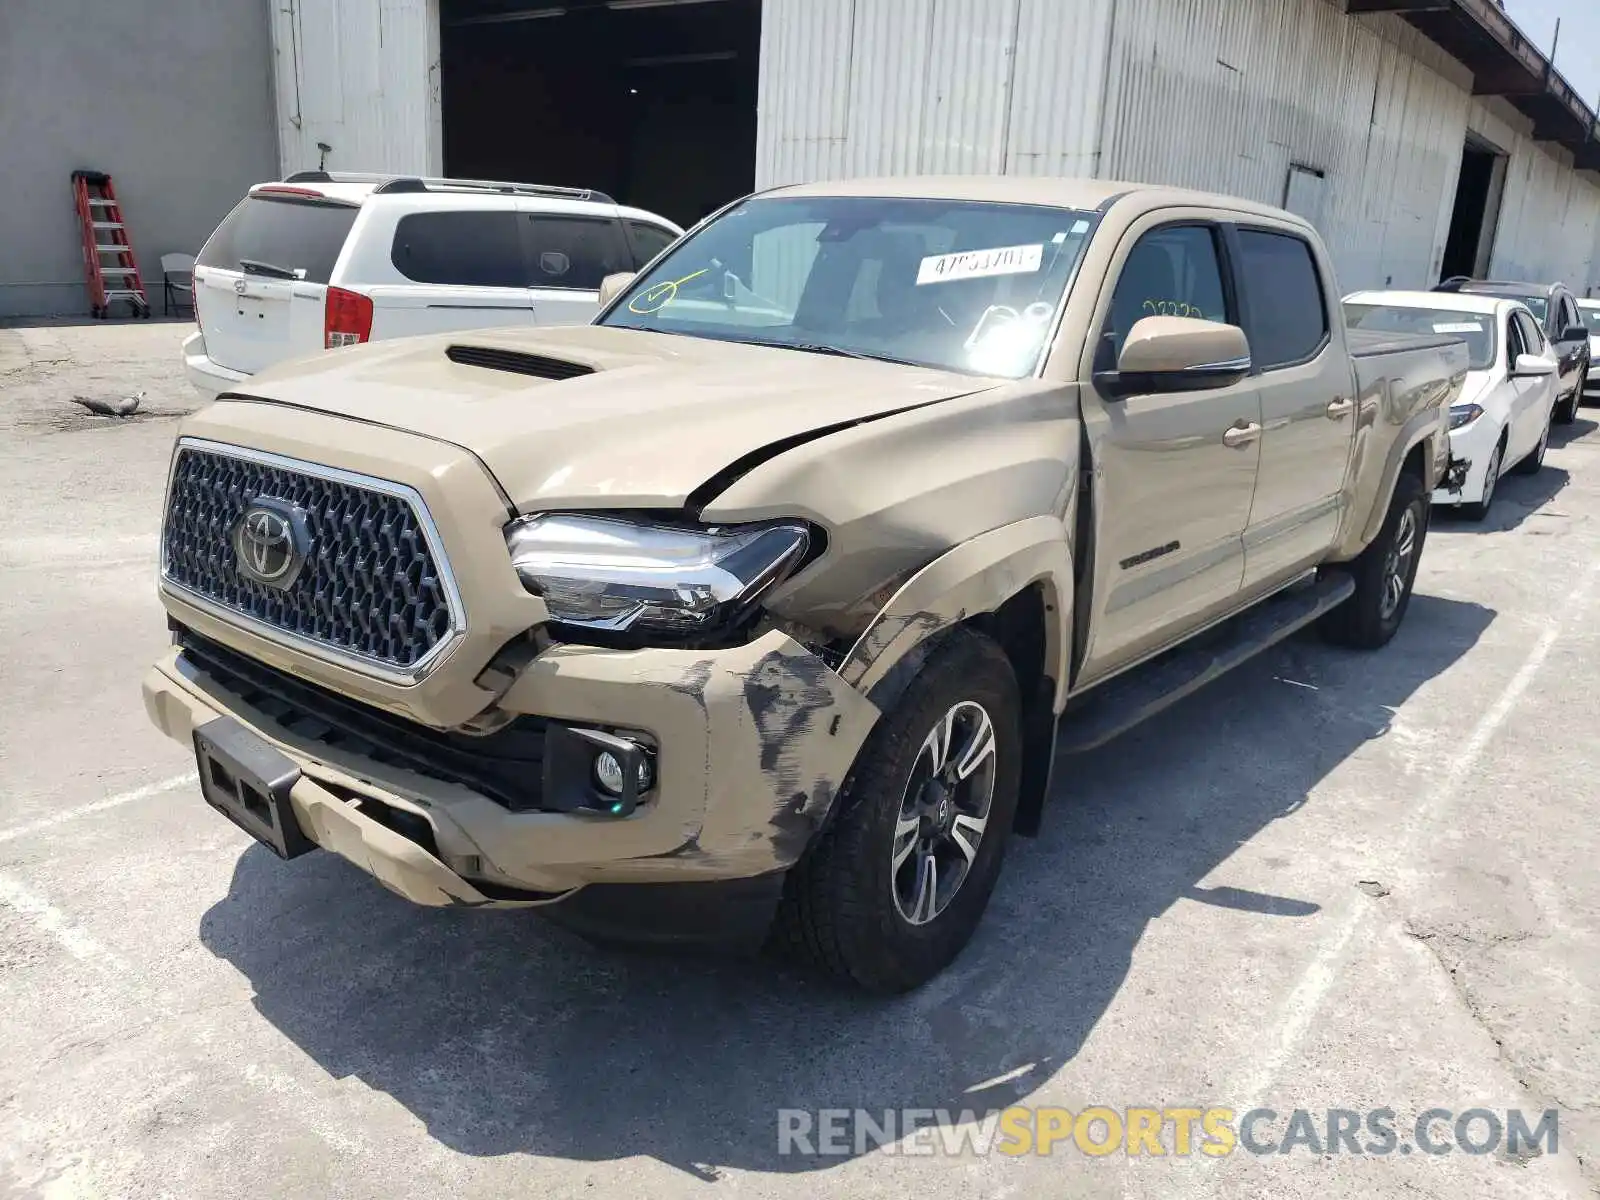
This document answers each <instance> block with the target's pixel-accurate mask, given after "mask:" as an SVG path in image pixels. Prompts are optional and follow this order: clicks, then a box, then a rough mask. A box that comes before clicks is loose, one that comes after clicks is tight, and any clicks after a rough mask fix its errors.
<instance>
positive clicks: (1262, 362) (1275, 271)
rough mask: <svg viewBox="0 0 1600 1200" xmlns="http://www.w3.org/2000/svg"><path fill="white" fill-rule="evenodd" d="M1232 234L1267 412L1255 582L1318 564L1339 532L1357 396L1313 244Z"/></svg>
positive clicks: (1252, 570)
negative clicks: (1332, 323) (1334, 328)
mask: <svg viewBox="0 0 1600 1200" xmlns="http://www.w3.org/2000/svg"><path fill="white" fill-rule="evenodd" d="M1232 234H1233V245H1234V247H1235V248H1236V256H1235V263H1236V274H1237V278H1238V280H1239V291H1240V296H1241V303H1242V306H1243V309H1244V327H1245V332H1246V333H1247V334H1248V335H1249V338H1250V356H1251V359H1252V361H1253V363H1254V369H1255V372H1256V383H1257V385H1258V386H1259V387H1260V389H1261V412H1262V417H1263V420H1262V425H1263V430H1262V434H1261V473H1260V476H1259V477H1258V478H1257V480H1256V492H1255V499H1254V501H1253V502H1252V504H1251V506H1250V524H1249V527H1248V528H1247V529H1246V530H1245V535H1244V585H1245V587H1246V588H1247V589H1248V588H1253V587H1255V586H1257V585H1264V584H1269V583H1271V582H1272V581H1274V580H1279V579H1283V578H1285V577H1287V576H1291V575H1293V574H1295V573H1296V572H1298V571H1301V570H1304V569H1305V568H1306V567H1308V566H1311V565H1313V564H1315V563H1316V562H1318V561H1319V560H1320V559H1321V558H1322V556H1323V555H1324V554H1325V553H1326V552H1327V550H1328V547H1329V546H1331V545H1333V543H1334V541H1335V540H1336V538H1337V535H1338V530H1339V517H1340V512H1341V510H1342V508H1343V503H1344V485H1345V480H1346V479H1347V478H1348V474H1349V467H1350V451H1351V447H1352V446H1353V445H1354V440H1355V425H1356V420H1355V410H1356V403H1355V395H1354V392H1353V388H1354V380H1353V379H1352V378H1351V375H1350V362H1349V359H1348V358H1347V357H1346V356H1345V354H1344V352H1343V350H1342V349H1341V348H1340V346H1339V344H1338V343H1336V342H1335V341H1334V339H1333V337H1332V330H1331V327H1330V324H1329V322H1330V321H1331V320H1332V319H1333V314H1331V313H1330V312H1329V311H1328V308H1329V302H1328V299H1327V297H1328V290H1327V288H1326V287H1325V286H1324V285H1323V282H1322V278H1321V276H1320V274H1319V272H1318V269H1317V260H1316V255H1315V254H1314V253H1313V252H1312V249H1311V246H1310V244H1309V243H1308V242H1307V241H1306V240H1305V239H1304V238H1302V237H1300V236H1299V235H1297V234H1295V233H1293V232H1291V231H1289V230H1287V229H1268V228H1237V229H1234V230H1233V231H1232Z"/></svg>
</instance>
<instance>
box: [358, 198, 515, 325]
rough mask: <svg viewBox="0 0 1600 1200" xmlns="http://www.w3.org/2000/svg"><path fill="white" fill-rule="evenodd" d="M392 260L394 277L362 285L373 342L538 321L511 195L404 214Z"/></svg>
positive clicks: (391, 242)
mask: <svg viewBox="0 0 1600 1200" xmlns="http://www.w3.org/2000/svg"><path fill="white" fill-rule="evenodd" d="M389 264H390V266H391V267H392V269H393V273H392V274H390V275H389V281H388V282H385V283H382V284H377V285H374V286H371V287H367V288H362V289H361V290H363V291H366V292H367V293H368V294H369V295H370V296H371V297H372V309H373V312H372V339H373V340H374V341H377V340H378V339H380V338H391V337H409V336H411V335H413V334H423V333H444V332H448V331H449V330H452V329H485V328H493V327H495V326H501V325H531V324H532V323H533V296H532V293H531V292H529V290H528V285H527V280H526V279H525V272H524V270H523V263H522V243H521V239H520V237H519V234H518V230H517V212H516V209H515V207H514V206H513V205H512V204H511V202H510V201H509V200H506V199H503V198H500V197H485V198H484V199H483V200H482V201H481V202H478V203H476V204H474V205H468V206H463V205H460V204H452V206H451V207H449V208H440V209H434V210H431V211H423V212H408V213H404V214H402V215H401V216H400V217H399V219H398V220H396V221H395V223H394V231H393V233H392V234H391V235H389ZM352 286H356V285H354V284H352Z"/></svg>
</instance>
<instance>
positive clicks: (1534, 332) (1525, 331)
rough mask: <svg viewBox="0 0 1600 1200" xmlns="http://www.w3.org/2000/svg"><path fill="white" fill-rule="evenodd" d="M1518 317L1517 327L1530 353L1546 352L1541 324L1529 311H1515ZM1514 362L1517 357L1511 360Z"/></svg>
mask: <svg viewBox="0 0 1600 1200" xmlns="http://www.w3.org/2000/svg"><path fill="white" fill-rule="evenodd" d="M1512 316H1514V317H1515V318H1516V322H1517V329H1518V331H1519V332H1520V333H1521V334H1522V338H1521V341H1522V344H1523V347H1524V348H1525V349H1526V351H1527V353H1529V354H1543V353H1544V334H1542V333H1540V332H1539V326H1538V324H1537V323H1536V322H1535V321H1534V319H1533V318H1532V317H1530V316H1529V315H1528V314H1527V313H1520V312H1519V313H1513V314H1512ZM1511 361H1512V362H1513V363H1514V362H1516V359H1515V358H1513V359H1512V360H1511Z"/></svg>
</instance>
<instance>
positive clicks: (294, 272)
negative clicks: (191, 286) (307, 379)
mask: <svg viewBox="0 0 1600 1200" xmlns="http://www.w3.org/2000/svg"><path fill="white" fill-rule="evenodd" d="M359 211H360V207H359V205H356V204H349V203H342V202H339V201H334V200H329V199H327V198H325V197H323V196H321V195H319V194H318V193H316V192H312V191H309V190H306V189H298V188H290V187H286V188H282V189H273V188H257V189H255V190H254V191H253V192H252V193H251V194H250V195H248V196H246V197H245V198H244V200H242V201H241V202H240V203H239V204H238V206H237V207H235V208H234V210H233V211H232V212H230V213H229V214H228V215H227V216H226V217H224V218H223V220H222V224H220V225H218V226H217V228H216V231H215V232H214V233H213V234H212V235H211V236H210V237H209V238H208V239H206V244H205V245H204V246H203V247H202V248H201V250H200V254H199V256H198V257H197V259H196V261H195V272H194V278H195V296H196V301H197V303H196V308H197V311H198V314H199V323H200V331H201V333H202V334H203V335H204V336H205V343H206V354H207V356H208V357H209V358H210V359H211V361H212V362H214V363H217V364H218V365H219V366H223V367H227V368H229V369H230V370H234V371H243V372H245V373H247V374H254V373H255V372H257V371H260V370H264V369H265V368H267V367H270V366H271V365H272V364H273V363H276V362H280V361H282V360H284V359H287V358H294V357H296V356H298V355H302V354H311V353H314V352H315V351H317V350H320V349H322V346H323V336H322V326H323V299H324V297H325V295H326V293H327V288H328V280H329V278H330V277H331V276H332V274H333V270H334V264H335V263H336V262H337V261H338V259H339V255H340V252H341V251H342V250H343V249H344V244H345V240H346V238H347V237H348V235H349V233H350V227H351V226H352V225H353V224H355V219H356V214H357V213H358V212H359Z"/></svg>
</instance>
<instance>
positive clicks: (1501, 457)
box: [1461, 433, 1506, 521]
mask: <svg viewBox="0 0 1600 1200" xmlns="http://www.w3.org/2000/svg"><path fill="white" fill-rule="evenodd" d="M1505 462H1506V435H1505V434H1503V433H1502V434H1501V435H1500V440H1499V441H1498V442H1496V443H1495V447H1494V452H1493V453H1492V454H1490V455H1489V467H1488V470H1487V471H1486V472H1485V473H1484V476H1483V499H1482V500H1478V501H1476V502H1474V503H1472V504H1463V505H1462V506H1461V515H1462V516H1463V517H1465V518H1466V519H1467V520H1469V521H1484V520H1487V519H1488V517H1489V510H1490V508H1492V507H1493V506H1494V494H1495V491H1496V489H1497V488H1498V487H1499V485H1500V475H1501V473H1502V470H1503V468H1504V467H1505Z"/></svg>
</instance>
